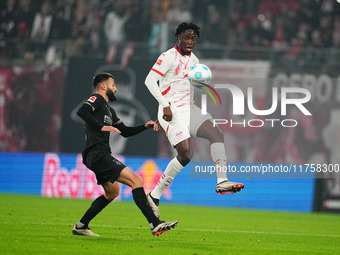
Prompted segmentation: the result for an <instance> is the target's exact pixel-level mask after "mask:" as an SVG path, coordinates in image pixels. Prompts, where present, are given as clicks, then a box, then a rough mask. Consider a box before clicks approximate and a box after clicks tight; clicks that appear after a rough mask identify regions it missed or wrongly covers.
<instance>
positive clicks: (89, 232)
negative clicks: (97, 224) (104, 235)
mask: <svg viewBox="0 0 340 255" xmlns="http://www.w3.org/2000/svg"><path fill="white" fill-rule="evenodd" d="M72 233H73V234H74V235H81V236H99V235H98V234H96V233H93V232H92V230H91V229H89V228H77V226H76V225H74V227H73V229H72Z"/></svg>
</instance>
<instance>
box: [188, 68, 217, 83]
mask: <svg viewBox="0 0 340 255" xmlns="http://www.w3.org/2000/svg"><path fill="white" fill-rule="evenodd" d="M188 79H189V82H190V84H191V85H192V86H194V87H197V88H202V87H204V85H203V83H204V84H209V83H210V81H211V71H210V69H209V67H207V66H206V65H203V64H197V65H194V66H193V67H192V68H191V69H190V71H189V73H188Z"/></svg>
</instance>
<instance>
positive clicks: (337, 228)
mask: <svg viewBox="0 0 340 255" xmlns="http://www.w3.org/2000/svg"><path fill="white" fill-rule="evenodd" d="M90 203H91V201H89V200H73V199H56V198H42V197H34V196H22V195H8V194H0V215H1V218H0V254H1V255H2V254H138V255H143V254H162V255H163V254H197V255H199V254H340V215H330V214H305V213H283V212H268V211H251V210H241V209H224V208H209V207H194V206H175V205H161V216H162V217H161V218H162V219H166V220H176V219H177V220H178V221H179V224H178V226H177V227H176V228H175V229H173V230H171V231H168V232H166V233H164V234H162V235H161V236H159V237H154V236H152V235H151V232H150V230H149V228H148V225H147V222H146V220H145V219H144V217H143V216H142V214H141V213H140V212H139V210H138V208H137V207H136V206H135V204H134V203H130V202H118V203H111V204H110V205H109V206H108V207H107V208H105V210H103V211H102V212H101V213H100V214H99V215H98V216H97V217H96V218H95V219H94V220H93V221H92V223H91V225H90V227H91V228H92V230H93V231H94V232H96V233H98V234H100V235H101V236H100V237H86V236H74V235H72V233H71V230H72V227H73V225H74V223H76V222H77V221H78V220H79V218H80V217H81V216H82V214H83V212H84V211H85V210H86V209H87V208H88V206H89V205H90Z"/></svg>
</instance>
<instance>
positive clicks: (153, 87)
mask: <svg viewBox="0 0 340 255" xmlns="http://www.w3.org/2000/svg"><path fill="white" fill-rule="evenodd" d="M172 63H173V56H172V54H170V53H169V52H167V53H163V54H162V55H160V56H159V58H158V59H157V61H156V63H155V64H154V65H153V67H152V68H151V70H150V72H149V74H148V76H147V77H146V79H145V85H146V86H147V88H148V89H149V91H150V93H151V94H152V95H153V96H154V98H156V100H157V101H158V102H159V104H160V105H162V106H163V107H166V106H169V103H168V101H167V100H166V99H165V98H164V96H163V95H162V93H161V91H160V89H159V86H158V83H157V81H159V80H160V79H162V77H163V76H164V74H165V73H166V72H167V71H168V70H169V69H170V68H171V65H172Z"/></svg>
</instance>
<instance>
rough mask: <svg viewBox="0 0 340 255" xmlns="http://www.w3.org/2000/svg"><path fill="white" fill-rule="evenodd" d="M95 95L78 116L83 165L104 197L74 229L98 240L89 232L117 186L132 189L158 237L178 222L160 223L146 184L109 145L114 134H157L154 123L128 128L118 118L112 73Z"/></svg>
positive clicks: (96, 82) (99, 79)
mask: <svg viewBox="0 0 340 255" xmlns="http://www.w3.org/2000/svg"><path fill="white" fill-rule="evenodd" d="M93 87H94V89H95V94H93V95H91V96H90V97H89V99H88V100H87V101H86V102H85V103H84V104H83V105H82V106H81V107H80V109H79V110H78V112H77V114H78V115H79V116H80V117H81V118H82V119H83V120H84V121H85V132H86V141H87V142H86V148H85V150H84V151H83V163H84V164H85V165H86V166H87V167H88V168H89V169H90V170H92V171H93V172H94V173H95V175H96V178H97V183H98V185H102V187H103V188H104V194H103V195H101V196H99V197H98V198H96V199H95V200H94V201H93V203H92V204H91V206H90V208H89V209H88V210H87V211H86V213H85V214H84V216H83V217H82V218H81V219H80V221H79V222H78V223H77V224H76V225H74V228H73V230H72V233H73V234H75V235H87V236H98V234H95V233H93V232H92V231H91V229H90V228H89V223H90V221H91V220H92V219H93V218H94V217H95V216H96V215H97V214H98V213H99V212H100V211H101V210H102V209H104V208H105V207H106V206H107V205H108V204H109V203H110V202H111V201H112V200H114V199H115V198H116V197H117V196H118V194H119V185H118V183H117V182H120V183H123V184H125V185H128V186H130V187H131V188H132V195H133V199H134V201H135V203H136V205H137V206H138V207H139V209H140V210H141V211H142V213H143V214H144V216H145V217H146V219H147V220H148V222H149V225H150V229H151V231H152V234H153V235H155V236H158V235H160V234H161V233H163V232H165V231H167V230H170V229H172V228H174V227H175V226H176V225H177V223H178V222H177V221H172V222H165V221H161V220H159V219H158V218H157V217H156V216H155V215H154V213H153V211H152V209H151V207H150V205H149V204H148V203H147V198H146V194H145V192H144V188H143V180H142V178H141V177H140V176H138V175H137V174H135V173H134V172H133V171H132V170H131V169H129V168H128V167H126V166H125V165H124V164H123V163H122V162H120V161H119V160H117V159H116V158H114V157H113V156H112V155H111V149H110V145H109V137H110V132H112V133H114V134H117V135H118V134H120V135H122V136H124V137H129V136H133V135H136V134H138V133H140V132H142V131H144V130H146V129H151V128H153V129H154V130H156V131H157V129H158V128H157V125H156V123H155V122H154V121H148V122H147V123H145V124H143V125H140V126H137V127H127V126H125V125H124V123H123V122H122V121H121V120H120V119H119V118H118V117H117V114H116V112H115V110H114V109H113V108H111V107H110V106H109V105H108V101H116V100H117V98H116V95H115V94H116V92H117V88H116V86H115V80H114V77H113V76H112V75H111V74H109V73H99V74H97V75H96V76H95V77H94V78H93Z"/></svg>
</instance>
